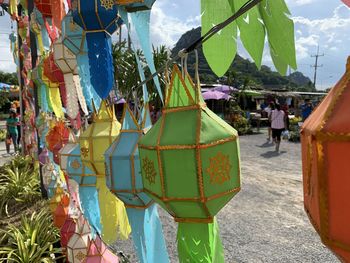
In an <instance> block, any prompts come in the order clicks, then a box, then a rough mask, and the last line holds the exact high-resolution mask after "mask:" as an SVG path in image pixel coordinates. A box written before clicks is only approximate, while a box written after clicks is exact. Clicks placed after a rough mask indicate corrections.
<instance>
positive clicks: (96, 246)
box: [85, 237, 119, 263]
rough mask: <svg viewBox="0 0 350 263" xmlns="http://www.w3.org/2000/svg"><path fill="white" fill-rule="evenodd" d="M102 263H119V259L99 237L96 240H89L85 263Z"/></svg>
mask: <svg viewBox="0 0 350 263" xmlns="http://www.w3.org/2000/svg"><path fill="white" fill-rule="evenodd" d="M100 262H101V263H102V262H106V263H107V262H110V263H112V262H113V263H119V258H118V256H116V255H114V254H113V253H112V252H111V251H110V250H109V249H108V248H107V247H106V245H105V244H104V243H103V242H102V240H101V239H100V238H99V237H97V238H96V239H95V240H89V246H88V253H87V256H86V261H85V263H100Z"/></svg>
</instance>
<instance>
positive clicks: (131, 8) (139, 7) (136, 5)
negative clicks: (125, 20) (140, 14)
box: [116, 0, 155, 13]
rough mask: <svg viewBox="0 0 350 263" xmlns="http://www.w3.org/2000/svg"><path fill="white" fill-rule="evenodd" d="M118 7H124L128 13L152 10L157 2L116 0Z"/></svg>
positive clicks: (148, 0) (149, 0)
mask: <svg viewBox="0 0 350 263" xmlns="http://www.w3.org/2000/svg"><path fill="white" fill-rule="evenodd" d="M116 2H117V5H120V6H124V7H125V10H126V11H127V12H130V13H132V12H137V11H144V10H150V9H151V8H152V6H153V4H154V2H155V0H116Z"/></svg>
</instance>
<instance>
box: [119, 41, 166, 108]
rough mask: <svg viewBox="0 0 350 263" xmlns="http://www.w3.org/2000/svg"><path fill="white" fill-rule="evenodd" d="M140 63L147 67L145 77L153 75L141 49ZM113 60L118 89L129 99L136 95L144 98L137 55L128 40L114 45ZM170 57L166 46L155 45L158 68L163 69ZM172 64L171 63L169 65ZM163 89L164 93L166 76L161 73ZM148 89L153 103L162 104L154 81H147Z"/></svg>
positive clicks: (154, 52)
mask: <svg viewBox="0 0 350 263" xmlns="http://www.w3.org/2000/svg"><path fill="white" fill-rule="evenodd" d="M136 53H137V55H138V57H139V59H140V63H141V65H142V67H143V68H145V77H146V78H148V77H149V76H151V73H150V71H149V69H148V67H145V65H146V60H145V58H144V55H143V53H142V51H141V50H137V51H136ZM112 54H113V60H114V73H115V79H116V82H117V89H118V92H119V93H120V95H121V96H123V97H124V98H125V99H127V100H131V99H133V97H134V95H136V96H137V97H138V98H142V87H140V86H139V85H140V83H141V79H140V75H139V71H138V66H137V63H136V57H135V53H134V51H132V50H131V49H130V48H129V47H128V45H127V42H126V41H121V42H119V43H116V44H114V45H113V48H112ZM169 57H170V52H169V50H168V49H167V48H166V47H165V46H160V47H157V48H154V47H153V59H154V64H155V67H156V69H157V70H158V69H161V68H163V67H164V66H165V65H166V62H167V60H168V59H169ZM169 66H170V65H169ZM158 76H159V79H160V84H161V89H162V92H163V94H164V91H165V86H166V84H165V76H164V74H163V73H162V74H159V75H158ZM147 89H148V91H149V94H150V97H151V101H152V104H154V105H159V106H160V105H161V102H160V98H159V95H158V93H157V90H156V88H155V87H154V83H153V81H150V82H148V83H147Z"/></svg>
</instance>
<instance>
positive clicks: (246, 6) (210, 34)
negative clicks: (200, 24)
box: [131, 0, 262, 90]
mask: <svg viewBox="0 0 350 263" xmlns="http://www.w3.org/2000/svg"><path fill="white" fill-rule="evenodd" d="M260 2H262V0H248V1H247V2H246V3H245V4H244V5H243V6H242V7H241V8H240V9H239V10H238V11H237V12H236V13H234V14H233V15H232V16H230V17H229V18H228V19H226V20H225V21H223V22H221V23H220V24H217V25H216V26H213V27H212V28H211V29H210V30H209V31H208V32H207V33H206V34H204V35H203V36H201V37H200V38H199V39H198V40H196V41H195V42H193V43H192V44H191V45H190V46H189V47H187V48H184V49H182V50H180V52H179V53H178V54H177V55H176V56H175V57H173V58H170V59H169V60H168V61H167V62H166V63H165V66H163V67H161V68H160V69H159V70H157V71H156V72H155V73H153V74H151V75H150V76H149V77H148V78H147V79H146V80H144V81H142V82H141V83H139V84H138V85H137V86H134V87H133V88H131V90H134V89H137V88H140V87H142V86H143V85H145V84H147V83H148V82H150V81H151V80H153V78H154V77H156V76H157V75H158V74H159V73H161V72H164V71H165V70H166V68H167V66H168V65H169V64H170V63H174V62H176V61H177V60H178V59H179V58H182V57H184V56H186V55H187V54H189V53H191V52H193V51H194V50H196V49H197V48H198V47H200V46H202V45H203V44H204V43H205V42H206V41H208V40H209V39H210V38H212V37H213V36H214V35H215V34H216V33H218V32H219V31H220V30H222V29H224V28H225V27H227V26H228V25H229V24H231V23H232V22H234V21H235V20H236V19H238V18H239V17H240V16H242V15H243V14H245V13H246V12H248V11H249V10H250V9H252V8H253V7H255V6H256V5H258V4H259V3H260Z"/></svg>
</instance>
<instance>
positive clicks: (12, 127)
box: [6, 109, 19, 152]
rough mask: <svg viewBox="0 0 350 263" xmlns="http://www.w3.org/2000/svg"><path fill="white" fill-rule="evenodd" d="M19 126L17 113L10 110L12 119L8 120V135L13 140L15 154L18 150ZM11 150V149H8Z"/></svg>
mask: <svg viewBox="0 0 350 263" xmlns="http://www.w3.org/2000/svg"><path fill="white" fill-rule="evenodd" d="M18 124H19V119H18V117H17V112H16V110H15V109H10V117H9V118H8V119H7V120H6V127H7V133H8V135H9V137H10V138H11V139H12V143H13V146H14V148H15V152H17V150H18V144H17V139H18V129H17V126H18ZM8 150H10V149H8Z"/></svg>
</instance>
